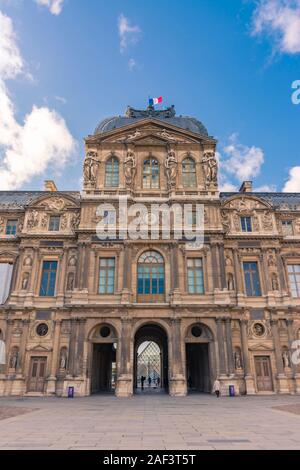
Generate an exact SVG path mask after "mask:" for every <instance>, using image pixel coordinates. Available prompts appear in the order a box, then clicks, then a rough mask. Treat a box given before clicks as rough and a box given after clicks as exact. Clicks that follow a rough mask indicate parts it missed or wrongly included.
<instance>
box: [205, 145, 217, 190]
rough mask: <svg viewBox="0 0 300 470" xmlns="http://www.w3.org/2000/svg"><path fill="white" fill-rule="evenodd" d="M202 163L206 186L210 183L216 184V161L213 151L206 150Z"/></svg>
mask: <svg viewBox="0 0 300 470" xmlns="http://www.w3.org/2000/svg"><path fill="white" fill-rule="evenodd" d="M202 164H203V166H204V173H205V179H206V184H207V185H208V186H210V185H211V184H213V185H215V186H216V185H217V182H218V162H217V159H216V155H215V153H214V152H206V153H205V154H204V157H203V159H202Z"/></svg>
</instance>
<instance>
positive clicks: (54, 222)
mask: <svg viewBox="0 0 300 470" xmlns="http://www.w3.org/2000/svg"><path fill="white" fill-rule="evenodd" d="M59 229H60V217H59V216H51V217H50V220H49V232H59Z"/></svg>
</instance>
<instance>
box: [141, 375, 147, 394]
mask: <svg viewBox="0 0 300 470" xmlns="http://www.w3.org/2000/svg"><path fill="white" fill-rule="evenodd" d="M145 380H146V377H144V376H143V375H142V376H141V388H142V390H144V383H145Z"/></svg>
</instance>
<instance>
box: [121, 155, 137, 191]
mask: <svg viewBox="0 0 300 470" xmlns="http://www.w3.org/2000/svg"><path fill="white" fill-rule="evenodd" d="M124 167H125V170H124V174H125V183H126V186H130V187H131V186H132V184H133V181H134V177H135V173H136V160H135V155H134V153H133V152H132V151H131V150H128V152H127V156H126V159H125V162H124Z"/></svg>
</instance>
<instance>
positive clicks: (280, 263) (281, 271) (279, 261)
mask: <svg viewBox="0 0 300 470" xmlns="http://www.w3.org/2000/svg"><path fill="white" fill-rule="evenodd" d="M276 257H277V268H278V273H279V279H280V284H281V289H282V290H284V291H285V292H287V291H288V288H287V284H286V270H285V265H284V261H283V259H282V257H281V255H280V249H277V250H276Z"/></svg>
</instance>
